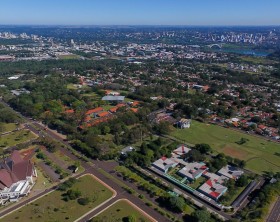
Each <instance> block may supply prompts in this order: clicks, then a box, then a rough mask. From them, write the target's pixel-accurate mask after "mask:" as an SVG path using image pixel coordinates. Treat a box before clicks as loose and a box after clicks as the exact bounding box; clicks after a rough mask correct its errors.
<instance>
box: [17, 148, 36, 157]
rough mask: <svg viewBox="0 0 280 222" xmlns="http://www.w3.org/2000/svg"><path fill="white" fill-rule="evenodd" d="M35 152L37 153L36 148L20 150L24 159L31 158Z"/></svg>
mask: <svg viewBox="0 0 280 222" xmlns="http://www.w3.org/2000/svg"><path fill="white" fill-rule="evenodd" d="M34 153H35V148H30V149H27V150H24V151H22V152H20V154H21V156H22V157H23V159H24V160H30V159H31V158H32V157H33V155H34Z"/></svg>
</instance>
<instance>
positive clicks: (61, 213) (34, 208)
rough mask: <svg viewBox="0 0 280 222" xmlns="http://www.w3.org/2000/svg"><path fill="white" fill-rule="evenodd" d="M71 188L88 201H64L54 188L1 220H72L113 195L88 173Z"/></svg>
mask: <svg viewBox="0 0 280 222" xmlns="http://www.w3.org/2000/svg"><path fill="white" fill-rule="evenodd" d="M71 189H72V190H80V191H81V193H82V197H88V198H89V199H90V200H91V201H90V203H89V204H88V205H80V204H79V203H78V202H77V200H68V201H64V200H63V199H62V198H63V196H62V195H63V194H64V193H65V192H63V191H58V190H56V191H54V192H52V193H50V194H48V195H46V196H44V197H42V198H40V199H38V200H36V201H34V202H32V203H30V204H28V205H27V206H24V207H23V208H21V209H19V210H18V211H17V212H14V213H12V214H10V215H8V216H6V217H4V219H2V220H1V221H5V222H15V221H28V222H32V221H34V222H46V221H53V222H56V221H58V222H60V221H74V220H76V219H78V218H79V217H81V216H82V215H84V214H85V213H86V212H88V211H90V210H91V209H93V208H95V207H96V206H98V205H100V204H101V203H103V202H104V201H105V200H107V199H109V198H110V197H112V195H113V192H112V191H111V190H109V189H108V188H106V187H105V186H104V185H102V184H101V183H100V182H98V181H97V180H96V179H94V178H93V177H92V176H90V175H86V176H83V177H81V178H80V179H79V180H78V181H77V182H76V183H75V184H74V185H73V187H72V188H71Z"/></svg>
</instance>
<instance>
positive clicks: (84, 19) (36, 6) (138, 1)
mask: <svg viewBox="0 0 280 222" xmlns="http://www.w3.org/2000/svg"><path fill="white" fill-rule="evenodd" d="M279 9H280V0H0V24H1V25H14V24H15V25H29V24H30V25H194V26H195V25H199V26H200V25H202V26H209V25H211V26H215V25H218V26H224V25H229V26H231V25H280V10H279Z"/></svg>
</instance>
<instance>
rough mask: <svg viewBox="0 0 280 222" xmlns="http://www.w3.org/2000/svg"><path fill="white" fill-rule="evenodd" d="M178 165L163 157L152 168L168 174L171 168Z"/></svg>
mask: <svg viewBox="0 0 280 222" xmlns="http://www.w3.org/2000/svg"><path fill="white" fill-rule="evenodd" d="M177 164H178V163H176V162H174V161H173V160H171V159H168V158H166V157H162V158H160V159H158V160H156V161H155V162H153V163H152V166H154V167H155V168H157V169H158V170H160V171H162V172H164V173H167V171H168V169H169V168H171V167H175V166H177Z"/></svg>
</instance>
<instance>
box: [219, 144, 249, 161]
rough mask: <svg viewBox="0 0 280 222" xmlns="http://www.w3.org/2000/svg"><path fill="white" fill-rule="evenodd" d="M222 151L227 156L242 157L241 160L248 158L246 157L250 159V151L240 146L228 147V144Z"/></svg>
mask: <svg viewBox="0 0 280 222" xmlns="http://www.w3.org/2000/svg"><path fill="white" fill-rule="evenodd" d="M222 151H223V153H224V154H225V155H227V156H231V157H234V158H237V159H241V160H246V159H248V156H249V153H248V152H247V151H245V150H241V149H238V148H232V147H228V146H226V147H225V148H223V150H222Z"/></svg>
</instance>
